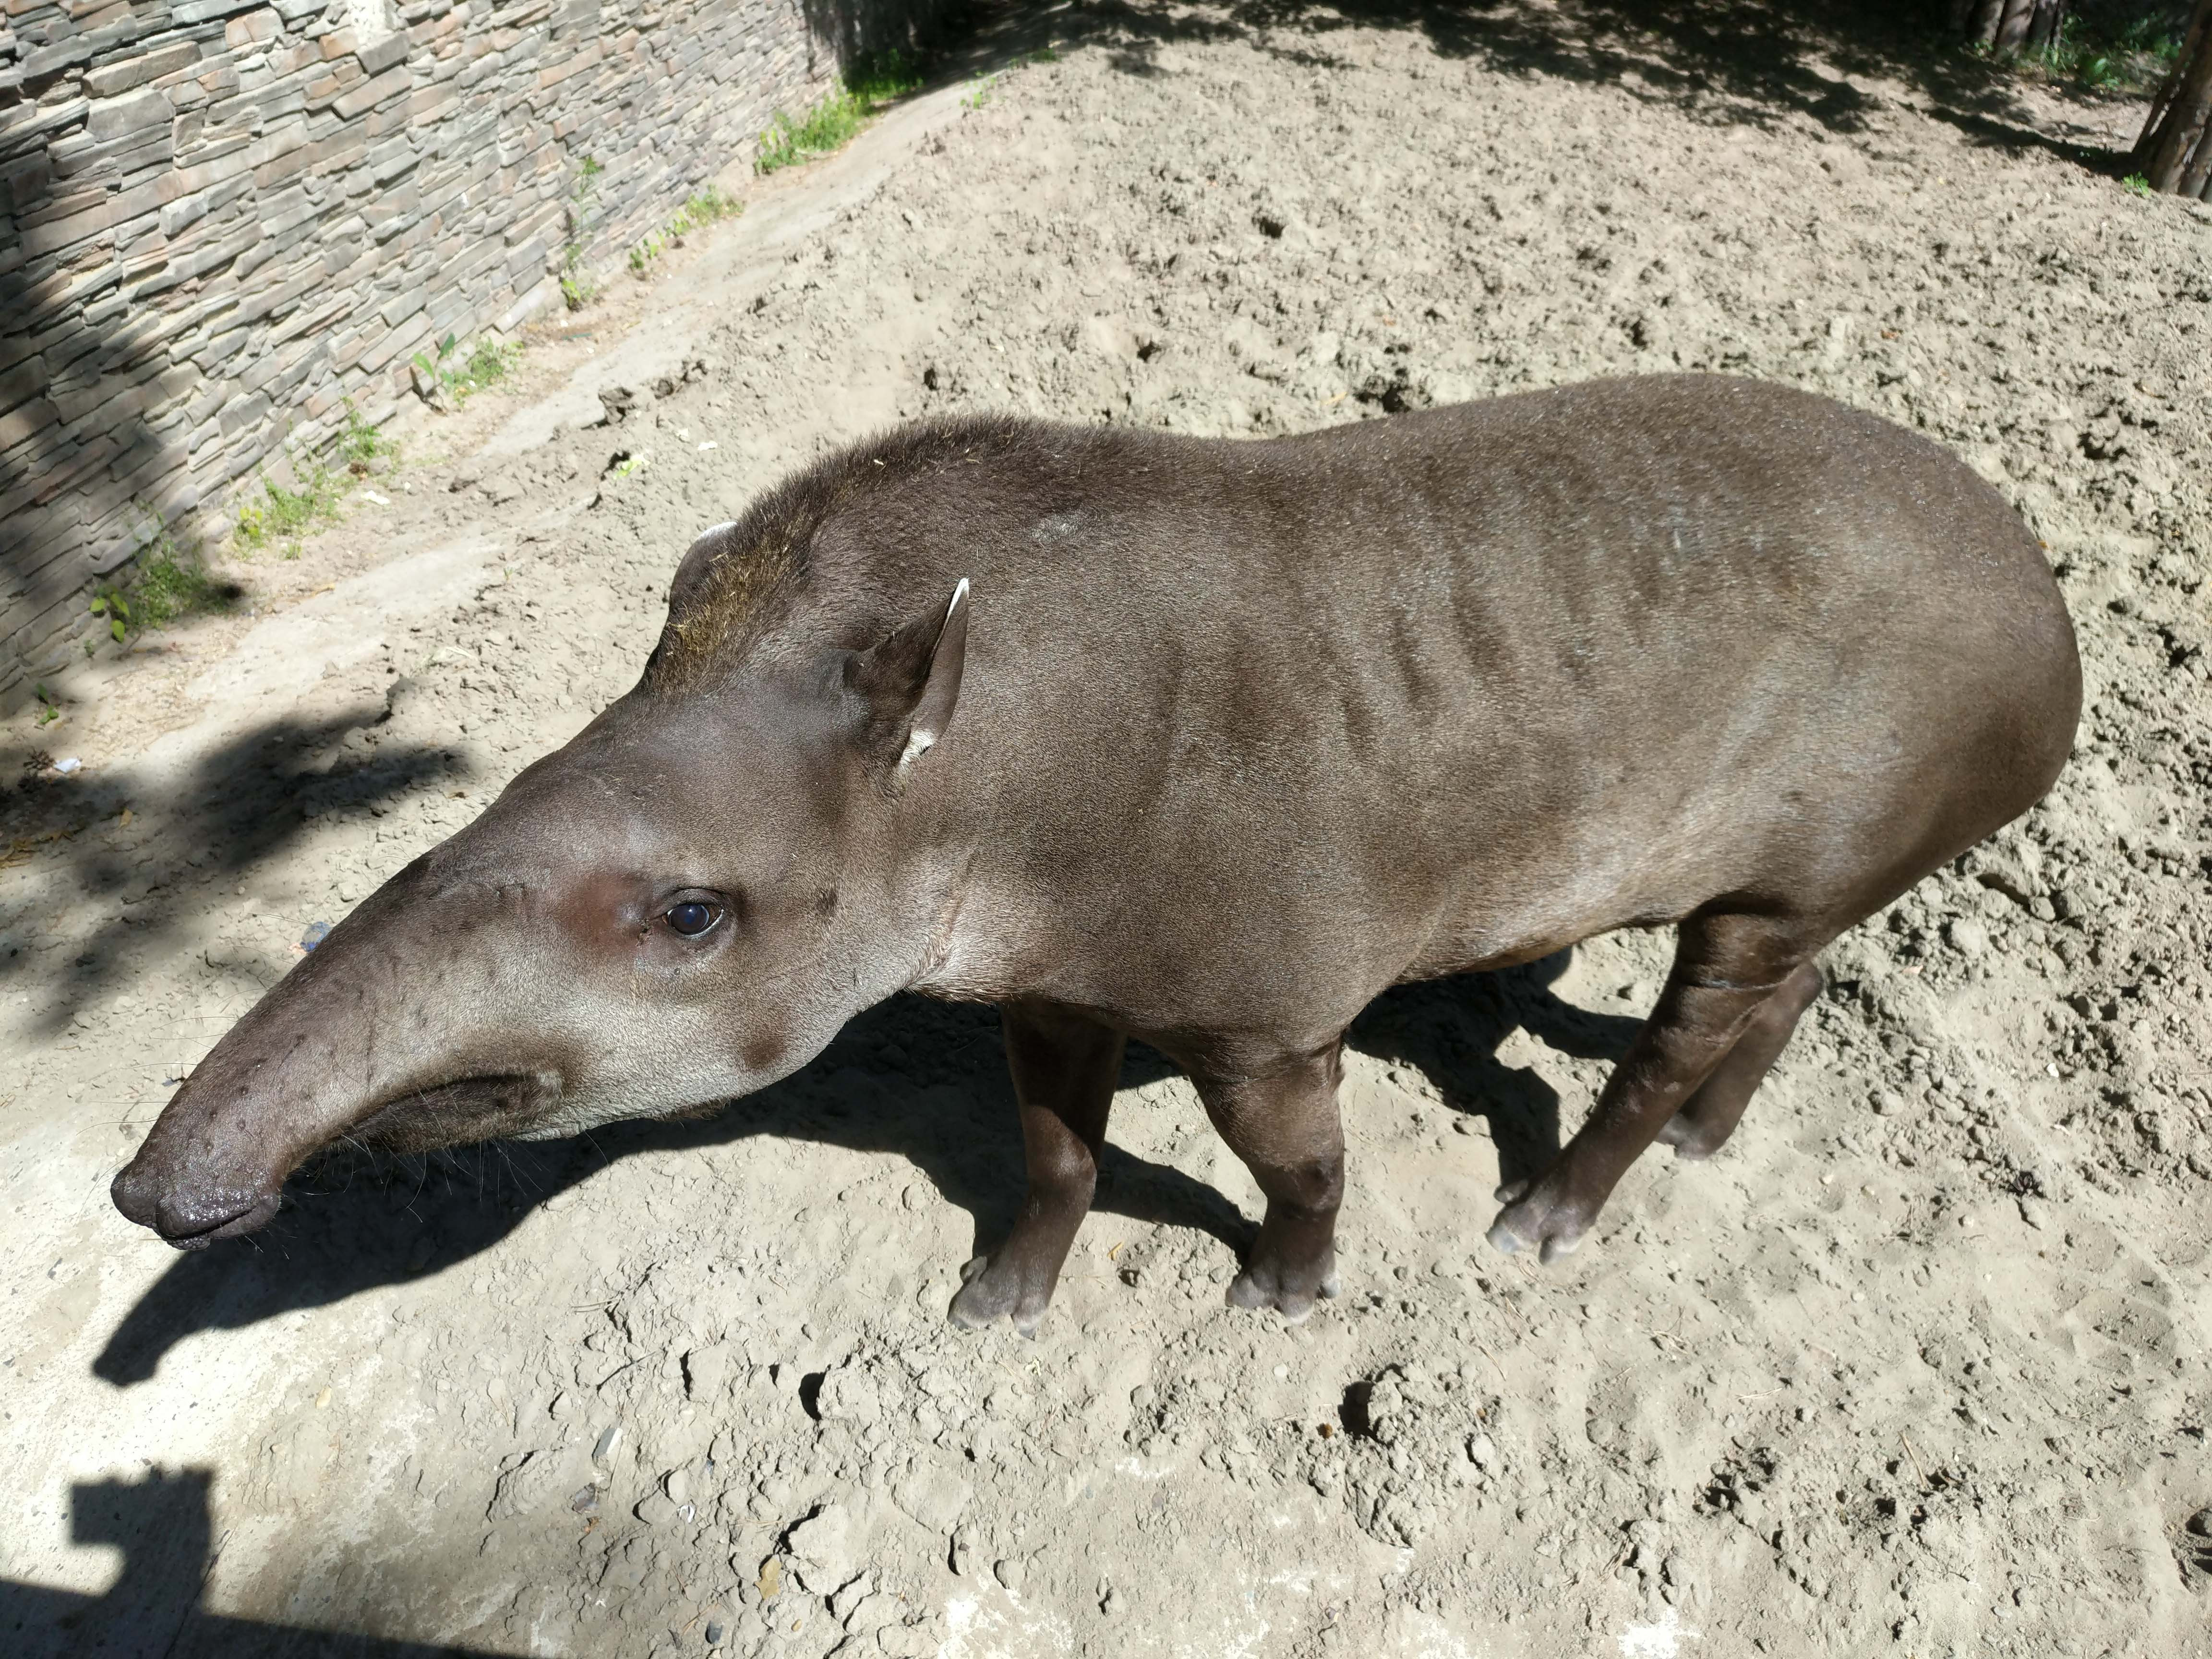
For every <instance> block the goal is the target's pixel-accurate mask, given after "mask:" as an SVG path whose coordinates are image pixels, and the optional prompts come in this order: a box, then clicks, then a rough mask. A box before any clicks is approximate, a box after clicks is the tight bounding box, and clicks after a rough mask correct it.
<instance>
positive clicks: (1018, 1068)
mask: <svg viewBox="0 0 2212 1659" xmlns="http://www.w3.org/2000/svg"><path fill="white" fill-rule="evenodd" d="M1000 1025H1001V1026H1002V1027H1003V1028H1004V1030H1005V1031H1006V1065H1007V1068H1008V1069H1009V1070H1010V1071H1012V1073H1013V1077H1014V1098H1015V1100H1016V1101H1017V1102H1018V1103H1019V1104H1020V1107H1021V1114H1022V1152H1023V1156H1024V1161H1025V1162H1026V1163H1027V1164H1028V1165H1029V1191H1028V1192H1027V1194H1024V1198H1023V1200H1022V1212H1021V1214H1020V1216H1019V1217H1018V1218H1016V1220H1015V1222H1014V1231H1012V1234H1010V1235H1009V1236H1008V1237H1007V1239H1006V1243H1003V1244H1001V1245H1000V1246H999V1248H998V1249H997V1250H995V1251H994V1252H993V1253H992V1254H991V1255H989V1256H978V1257H976V1258H975V1261H971V1262H969V1264H968V1266H967V1268H966V1270H965V1271H964V1273H963V1275H962V1276H963V1278H964V1279H966V1280H967V1283H966V1284H964V1285H962V1286H961V1287H960V1293H959V1294H958V1295H957V1296H956V1297H953V1298H952V1322H953V1323H954V1324H956V1325H958V1326H960V1327H962V1328H963V1329H968V1330H974V1329H976V1328H980V1327H981V1326H984V1325H988V1324H990V1323H991V1322H994V1320H1000V1319H1011V1320H1012V1321H1013V1323H1014V1328H1015V1329H1016V1330H1018V1331H1019V1332H1021V1333H1022V1334H1023V1335H1024V1336H1033V1335H1035V1334H1036V1328H1037V1322H1038V1321H1040V1320H1042V1318H1043V1317H1044V1310H1045V1309H1046V1307H1047V1306H1048V1305H1049V1304H1050V1303H1051V1301H1052V1292H1053V1289H1054V1286H1055V1285H1058V1284H1059V1283H1060V1267H1061V1266H1062V1265H1063V1264H1064V1263H1065V1262H1066V1260H1067V1249H1068V1246H1069V1245H1071V1244H1073V1243H1074V1242H1075V1230H1076V1229H1077V1228H1078V1227H1079V1226H1081V1225H1083V1218H1084V1216H1085V1214H1086V1213H1087V1212H1089V1210H1090V1208H1091V1193H1092V1192H1093V1191H1094V1190H1095V1189H1096V1188H1097V1184H1098V1155H1099V1152H1100V1150H1101V1148H1103V1146H1105V1144H1106V1114H1107V1110H1108V1109H1109V1108H1110V1107H1111V1106H1112V1105H1113V1103H1114V1085H1115V1083H1116V1082H1118V1081H1119V1080H1120V1079H1121V1050H1122V1048H1123V1046H1124V1045H1123V1038H1122V1036H1121V1033H1120V1032H1119V1031H1114V1030H1108V1029H1107V1028H1106V1027H1105V1026H1103V1025H1101V1024H1098V1023H1097V1021H1096V1020H1092V1019H1087V1018H1085V1017H1084V1016H1082V1015H1080V1014H1076V1013H1071V1012H1068V1011H1067V1010H1066V1009H1064V1008H1059V1007H1054V1006H1048V1005H1045V1004H1039V1003H1018V1002H1010V1003H1007V1004H1006V1005H1004V1006H1002V1007H1001V1008H1000Z"/></svg>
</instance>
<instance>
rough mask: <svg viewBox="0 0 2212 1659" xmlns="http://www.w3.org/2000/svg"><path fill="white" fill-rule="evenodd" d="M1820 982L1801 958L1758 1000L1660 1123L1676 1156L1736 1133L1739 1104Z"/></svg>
mask: <svg viewBox="0 0 2212 1659" xmlns="http://www.w3.org/2000/svg"><path fill="white" fill-rule="evenodd" d="M1820 982H1821V981H1820V969H1818V968H1816V967H1814V965H1813V964H1812V963H1809V962H1808V963H1801V964H1800V965H1799V967H1798V969H1797V971H1796V973H1794V974H1792V975H1790V977H1789V978H1788V979H1785V980H1784V981H1782V983H1781V984H1779V985H1778V986H1776V987H1774V989H1773V990H1772V991H1771V992H1770V993H1769V994H1768V995H1767V999H1766V1000H1765V1001H1764V1002H1762V1003H1760V1004H1759V1007H1758V1009H1757V1010H1756V1011H1755V1012H1753V1014H1752V1017H1751V1023H1750V1024H1747V1025H1746V1026H1745V1027H1744V1030H1743V1035H1742V1036H1740V1037H1738V1038H1737V1039H1736V1040H1735V1047H1734V1048H1730V1049H1729V1051H1728V1053H1727V1054H1725V1055H1723V1057H1722V1060H1721V1063H1720V1064H1719V1065H1717V1066H1714V1067H1713V1070H1712V1074H1711V1076H1710V1077H1708V1078H1707V1079H1705V1081H1704V1082H1703V1083H1701V1084H1699V1085H1698V1091H1697V1093H1695V1094H1693V1095H1692V1096H1691V1097H1689V1098H1688V1099H1687V1100H1686V1101H1684V1102H1683V1103H1682V1105H1681V1109H1680V1110H1679V1111H1677V1112H1676V1113H1675V1114H1674V1116H1672V1117H1671V1118H1668V1120H1667V1121H1666V1123H1665V1125H1664V1126H1663V1127H1662V1128H1661V1129H1660V1131H1659V1139H1662V1140H1663V1141H1665V1142H1666V1143H1667V1144H1668V1146H1672V1147H1673V1148H1674V1156H1675V1157H1677V1158H1689V1159H1692V1160H1696V1159H1700V1158H1711V1156H1712V1155H1713V1154H1714V1153H1715V1152H1718V1151H1720V1149H1721V1147H1722V1146H1723V1145H1724V1144H1725V1143H1726V1142H1727V1140H1728V1138H1729V1136H1730V1135H1732V1134H1734V1133H1735V1126H1736V1124H1737V1123H1738V1122H1739V1121H1741V1120H1742V1117H1743V1109H1744V1108H1745V1107H1747V1106H1748V1105H1750V1104H1751V1097H1752V1096H1753V1094H1754V1093H1755V1092H1757V1091H1758V1088H1759V1084H1760V1083H1761V1082H1762V1081H1764V1080H1765V1076H1766V1073H1768V1072H1769V1071H1770V1070H1771V1069H1772V1067H1773V1065H1774V1062H1775V1061H1776V1060H1779V1059H1780V1058H1781V1057H1782V1051H1783V1049H1784V1048H1786V1047H1787V1046H1788V1045H1789V1042H1790V1033H1791V1032H1792V1031H1794V1030H1796V1029H1797V1021H1798V1019H1799V1018H1800V1017H1801V1016H1802V1014H1803V1013H1804V1012H1805V1011H1806V1010H1807V1009H1808V1008H1809V1007H1811V1006H1813V1002H1814V999H1815V998H1817V997H1818V996H1819V995H1820Z"/></svg>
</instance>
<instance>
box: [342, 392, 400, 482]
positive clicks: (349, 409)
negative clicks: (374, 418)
mask: <svg viewBox="0 0 2212 1659" xmlns="http://www.w3.org/2000/svg"><path fill="white" fill-rule="evenodd" d="M337 448H338V459H341V460H343V462H344V463H345V464H346V467H347V469H348V470H349V471H353V472H356V473H360V472H365V471H368V464H369V463H370V462H371V461H373V460H375V459H377V458H378V457H380V456H388V455H394V454H397V453H398V451H399V446H398V444H397V443H396V442H394V441H392V439H390V438H387V437H386V436H385V435H383V434H382V433H381V432H379V431H378V430H377V429H376V428H374V427H373V426H371V425H370V424H369V423H368V422H367V421H364V420H363V419H362V417H361V411H360V410H357V409H356V408H355V407H354V406H353V399H352V398H347V399H346V400H345V425H344V426H343V428H340V429H339V432H338V445H337Z"/></svg>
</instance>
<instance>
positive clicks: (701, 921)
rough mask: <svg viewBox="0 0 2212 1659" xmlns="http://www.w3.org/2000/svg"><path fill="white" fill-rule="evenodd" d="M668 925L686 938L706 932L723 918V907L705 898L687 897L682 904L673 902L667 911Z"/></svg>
mask: <svg viewBox="0 0 2212 1659" xmlns="http://www.w3.org/2000/svg"><path fill="white" fill-rule="evenodd" d="M721 919H722V911H721V907H720V906H719V905H714V904H709V903H708V902H706V901H705V900H704V899H685V900H684V902H682V903H681V904H671V905H670V906H669V907H668V908H667V910H666V912H665V920H666V921H667V923H668V925H669V926H670V927H673V928H674V929H675V930H676V931H677V932H678V933H681V934H683V935H684V937H685V938H686V939H690V938H693V937H695V936H696V935H697V934H700V933H705V932H706V931H707V930H708V928H709V927H713V926H714V924H715V923H716V922H718V921H720V920H721Z"/></svg>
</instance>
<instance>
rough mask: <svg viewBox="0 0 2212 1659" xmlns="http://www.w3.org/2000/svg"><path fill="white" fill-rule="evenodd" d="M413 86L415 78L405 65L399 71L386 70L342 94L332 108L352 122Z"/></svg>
mask: <svg viewBox="0 0 2212 1659" xmlns="http://www.w3.org/2000/svg"><path fill="white" fill-rule="evenodd" d="M413 84H414V81H413V77H412V76H410V75H409V74H408V73H407V70H406V69H405V67H404V65H403V66H402V67H400V68H398V69H391V70H386V71H385V72H384V73H383V74H381V75H379V76H375V77H374V78H373V79H370V80H368V81H364V82H362V83H361V84H360V85H359V86H357V87H356V88H354V89H353V90H352V91H350V92H348V93H343V94H340V95H339V97H338V99H337V101H336V103H334V104H333V105H332V106H331V107H332V108H334V109H336V110H337V112H338V113H339V115H341V116H342V117H343V118H345V119H347V120H349V121H350V120H352V119H353V118H355V117H356V116H358V115H364V114H366V113H368V112H369V111H370V110H372V109H374V108H375V107H376V106H378V105H379V104H380V103H382V102H383V101H384V100H386V99H387V98H396V97H398V95H399V94H401V93H403V92H405V91H406V90H407V89H408V88H409V87H410V86H411V85H413Z"/></svg>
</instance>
